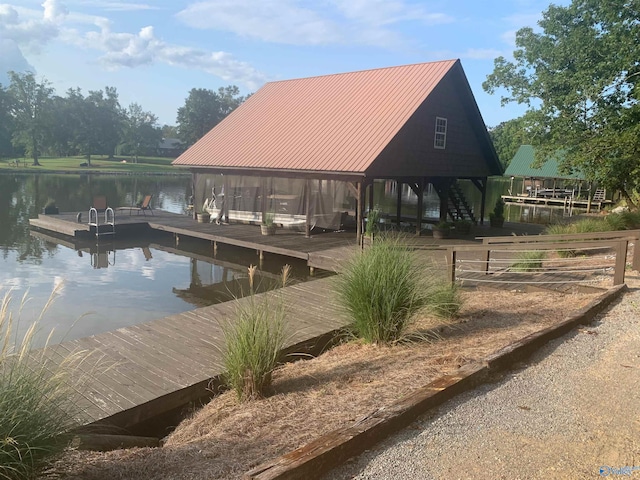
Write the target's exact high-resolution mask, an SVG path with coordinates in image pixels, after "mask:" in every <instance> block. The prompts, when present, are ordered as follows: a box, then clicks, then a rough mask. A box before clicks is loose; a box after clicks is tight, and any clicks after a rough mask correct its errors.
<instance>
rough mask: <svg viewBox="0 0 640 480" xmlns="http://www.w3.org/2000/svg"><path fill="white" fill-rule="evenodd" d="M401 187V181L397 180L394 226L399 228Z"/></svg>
mask: <svg viewBox="0 0 640 480" xmlns="http://www.w3.org/2000/svg"><path fill="white" fill-rule="evenodd" d="M402 185H404V183H403V182H402V181H400V180H398V181H397V182H396V197H397V204H396V224H397V225H398V226H400V218H402Z"/></svg>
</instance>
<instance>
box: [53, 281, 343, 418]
mask: <svg viewBox="0 0 640 480" xmlns="http://www.w3.org/2000/svg"><path fill="white" fill-rule="evenodd" d="M332 281H333V278H325V279H320V280H313V281H309V282H306V283H301V284H297V285H292V286H288V287H285V288H282V289H280V290H277V291H273V292H269V293H265V294H258V295H256V299H257V300H259V299H260V298H262V297H263V296H265V295H281V296H282V300H283V301H284V302H285V304H286V306H287V307H286V308H287V318H288V339H287V347H289V349H290V350H291V351H293V352H296V351H303V350H305V349H306V347H303V345H305V344H307V343H309V342H313V341H314V339H318V338H321V337H323V336H325V337H326V336H328V334H330V333H331V332H333V331H334V330H336V329H340V328H342V327H343V326H344V325H345V323H346V322H345V320H343V317H342V316H341V314H340V313H339V309H338V307H337V305H336V302H335V298H334V297H335V295H334V293H333V290H332V286H331V282H332ZM247 301H249V299H248V298H243V299H239V300H237V302H239V303H243V302H247ZM236 308H237V304H236V301H231V302H225V303H222V304H217V305H212V306H209V307H204V308H198V309H195V310H191V311H188V312H184V313H180V314H176V315H171V316H168V317H165V318H162V319H158V320H154V321H152V322H148V323H144V324H140V325H135V326H131V327H125V328H120V329H118V330H114V331H110V332H106V333H101V334H98V335H94V336H91V337H86V338H81V339H77V340H72V341H68V342H64V343H61V344H59V345H53V346H50V347H49V348H48V349H47V351H46V356H47V358H49V359H50V360H51V361H52V362H54V363H59V362H60V361H61V359H62V358H63V357H64V356H66V355H68V354H69V353H71V352H75V351H81V350H82V351H87V352H92V353H93V355H92V357H91V360H90V361H88V362H86V364H85V365H83V369H84V370H85V371H87V372H89V373H90V378H89V380H88V382H87V383H86V384H85V385H83V387H82V388H81V389H79V391H77V392H76V393H77V401H78V405H79V406H80V408H81V410H82V422H83V423H84V424H85V425H92V426H93V427H95V426H98V425H103V426H109V427H113V428H117V429H124V430H125V431H126V430H127V429H129V428H132V427H134V426H136V425H139V424H141V423H144V422H145V421H147V420H150V419H153V418H154V417H157V416H158V415H162V414H164V413H167V412H170V411H172V410H174V409H176V408H180V407H183V406H184V405H187V404H188V403H189V402H191V401H196V400H198V399H202V398H205V397H208V396H211V392H210V390H209V386H210V382H211V380H212V379H213V378H214V377H216V376H217V375H219V374H220V373H221V372H222V368H221V365H222V360H221V349H222V345H223V344H222V338H223V334H222V328H221V325H222V324H223V322H225V321H228V320H229V319H231V318H232V317H233V315H234V313H235V311H236ZM96 362H98V365H96Z"/></svg>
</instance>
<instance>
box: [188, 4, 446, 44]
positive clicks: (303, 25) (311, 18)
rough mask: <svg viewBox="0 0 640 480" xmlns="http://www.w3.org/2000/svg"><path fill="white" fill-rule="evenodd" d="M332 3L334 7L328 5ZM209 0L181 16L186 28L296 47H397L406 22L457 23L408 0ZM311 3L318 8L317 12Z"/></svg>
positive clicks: (189, 9)
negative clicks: (399, 27) (312, 0)
mask: <svg viewBox="0 0 640 480" xmlns="http://www.w3.org/2000/svg"><path fill="white" fill-rule="evenodd" d="M327 2H328V3H327ZM327 2H318V3H315V4H309V3H305V2H302V1H300V0H262V1H256V0H205V1H201V2H198V3H194V4H192V5H190V6H189V7H187V8H186V9H184V10H182V11H181V12H179V13H178V14H177V17H178V18H179V19H180V20H181V21H182V22H184V23H185V24H187V25H189V26H191V27H194V28H200V29H214V30H221V31H227V32H231V33H234V34H236V35H239V36H242V37H250V38H256V39H259V40H262V41H268V42H273V43H284V44H293V45H329V44H347V43H357V44H363V45H375V46H383V47H389V46H395V45H398V44H400V43H401V42H402V41H403V40H402V36H401V35H400V34H399V33H397V32H396V31H394V30H393V29H391V26H392V25H394V24H397V23H401V22H408V21H413V22H420V23H423V24H426V25H433V24H436V23H446V22H452V21H453V19H452V18H451V17H449V16H447V15H444V14H440V13H431V12H428V11H427V10H425V9H424V8H423V7H422V6H421V5H419V4H412V3H407V2H405V1H402V0H327ZM309 5H314V6H315V7H316V8H315V9H314V8H313V7H311V6H309Z"/></svg>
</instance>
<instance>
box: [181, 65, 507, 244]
mask: <svg viewBox="0 0 640 480" xmlns="http://www.w3.org/2000/svg"><path fill="white" fill-rule="evenodd" d="M173 163H174V165H177V166H181V167H188V168H190V169H191V171H192V173H193V179H194V195H195V198H194V205H195V208H196V211H198V210H202V209H206V210H209V211H210V212H211V213H212V215H213V219H222V218H224V219H226V220H229V221H239V222H255V223H260V222H263V221H264V220H265V219H266V218H267V217H275V222H276V223H277V224H282V225H285V226H290V227H295V226H297V227H299V228H300V229H303V230H304V231H305V232H306V234H307V235H308V234H309V232H310V230H311V229H312V228H313V227H314V226H315V227H321V228H325V229H336V230H337V229H340V228H342V226H343V225H345V224H347V223H349V222H350V221H351V222H355V224H356V229H357V232H358V234H360V233H361V232H362V229H363V226H364V223H363V219H364V217H365V212H366V211H367V207H368V209H372V208H373V206H374V205H375V202H376V199H374V198H373V188H372V187H373V182H374V181H376V180H392V181H395V182H397V191H398V192H400V190H401V188H400V186H401V185H402V184H408V185H409V186H410V187H411V189H412V190H413V191H414V192H415V193H416V194H417V196H418V208H417V211H418V214H417V215H416V218H415V222H416V231H417V232H419V231H420V229H421V225H422V221H423V218H422V216H423V215H422V213H421V212H422V210H423V207H422V197H423V193H424V190H425V188H426V187H427V186H428V184H429V183H431V184H432V185H433V187H434V188H435V190H436V191H437V192H438V195H439V197H440V200H441V202H440V203H441V208H440V217H441V218H443V219H444V218H468V219H471V220H473V221H476V218H478V219H480V220H481V219H482V217H483V216H484V211H482V212H473V211H472V209H471V207H470V206H469V205H468V203H467V202H466V200H465V198H464V196H463V195H462V192H461V190H460V188H459V187H458V185H457V180H458V179H469V180H471V181H472V182H473V184H474V185H475V186H476V187H477V188H478V189H479V190H480V192H481V193H482V199H483V201H482V205H483V206H482V210H484V203H485V202H484V200H485V194H486V186H487V177H489V176H492V175H501V174H502V168H501V166H500V162H499V160H498V157H497V155H496V153H495V150H494V148H493V144H492V143H491V140H490V138H489V135H488V132H487V129H486V126H485V124H484V122H483V120H482V116H481V115H480V111H479V110H478V107H477V104H476V102H475V99H474V97H473V94H472V92H471V88H470V87H469V83H468V82H467V78H466V76H465V74H464V71H463V69H462V66H461V64H460V61H459V60H449V61H441V62H432V63H422V64H416V65H406V66H399V67H390V68H381V69H375V70H366V71H359V72H351V73H342V74H335V75H326V76H319V77H311V78H303V79H296V80H285V81H278V82H270V83H267V84H265V85H264V86H263V87H262V88H260V89H259V90H258V91H257V92H256V93H255V94H253V95H252V96H251V97H249V98H248V99H247V101H246V102H244V103H243V104H242V105H241V106H240V107H238V108H237V109H236V110H235V111H233V112H232V113H231V114H230V115H229V116H228V117H226V118H225V119H224V120H223V121H222V122H220V123H219V124H218V125H217V126H216V127H214V128H213V129H212V130H211V131H210V132H209V133H207V134H206V135H205V136H204V137H202V138H201V139H200V140H199V141H198V142H196V143H195V144H194V145H193V146H192V147H191V148H189V149H188V150H187V151H186V152H184V153H183V154H182V155H180V157H178V158H177V159H176V160H175V161H174V162H173ZM399 195H400V194H399V193H398V207H397V212H396V213H397V214H396V216H395V221H397V222H398V223H399V222H400V219H401V218H403V214H402V211H401V208H400V201H399V200H400V197H399Z"/></svg>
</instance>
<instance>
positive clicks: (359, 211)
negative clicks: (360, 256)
mask: <svg viewBox="0 0 640 480" xmlns="http://www.w3.org/2000/svg"><path fill="white" fill-rule="evenodd" d="M356 189H357V195H356V236H357V237H358V243H359V244H360V245H362V234H363V233H364V232H363V229H362V227H363V225H364V218H363V215H364V207H363V203H364V194H363V191H362V181H359V182H358V183H357V186H356Z"/></svg>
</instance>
